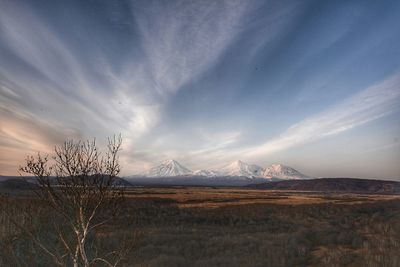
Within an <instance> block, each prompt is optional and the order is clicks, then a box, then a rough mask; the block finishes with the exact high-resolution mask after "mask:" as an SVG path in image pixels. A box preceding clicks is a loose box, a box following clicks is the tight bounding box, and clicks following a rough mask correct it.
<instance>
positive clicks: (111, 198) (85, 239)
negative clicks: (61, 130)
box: [16, 136, 130, 267]
mask: <svg viewBox="0 0 400 267" xmlns="http://www.w3.org/2000/svg"><path fill="white" fill-rule="evenodd" d="M121 144H122V139H121V136H118V137H116V136H114V137H113V138H110V139H108V146H107V151H106V152H105V153H101V152H100V151H99V150H98V148H97V145H96V142H95V140H93V141H73V140H71V141H66V142H64V144H63V145H60V146H56V147H55V150H54V152H55V154H54V156H53V157H51V158H50V159H49V156H42V155H41V154H38V155H37V156H29V157H28V158H27V160H26V164H25V166H23V167H21V168H20V170H21V171H22V172H25V173H28V174H31V175H33V176H35V177H36V179H37V182H38V185H39V187H38V188H39V189H38V190H36V191H35V193H36V195H37V197H38V198H39V200H40V201H41V202H42V203H43V204H44V205H46V206H48V207H50V209H51V210H52V211H54V212H55V215H57V216H58V217H59V218H61V222H62V223H59V221H60V220H58V221H57V220H54V221H53V223H52V224H53V225H52V226H53V227H52V228H53V230H54V232H55V237H56V239H57V243H58V244H60V245H59V246H58V248H57V249H55V248H54V247H53V248H51V247H50V246H49V245H48V244H46V242H44V241H43V240H40V239H39V238H38V237H37V236H36V235H34V234H33V233H32V232H31V231H29V230H27V229H26V228H25V227H22V226H21V230H22V231H24V232H25V233H27V234H28V235H30V236H31V238H32V240H33V242H34V243H35V244H36V245H37V246H38V247H40V249H41V250H42V251H43V252H44V253H46V254H47V255H48V256H50V257H51V258H52V260H53V262H54V263H55V264H56V265H58V266H70V265H73V266H85V267H88V266H94V265H96V266H97V265H99V264H100V265H106V266H117V265H119V264H120V262H121V260H122V259H123V257H124V256H125V255H126V253H127V252H128V247H130V246H123V247H120V248H119V249H115V250H113V251H110V252H108V253H105V254H104V255H102V256H100V255H98V250H97V249H96V246H95V241H96V229H99V228H100V227H101V226H105V225H106V224H107V223H109V222H110V221H111V220H112V219H113V218H114V217H115V215H116V214H117V213H118V211H119V210H120V209H121V207H122V204H123V200H124V190H123V187H122V186H121V185H120V184H119V182H118V181H119V178H118V177H117V175H118V174H119V172H120V169H121V167H120V164H119V161H118V152H119V151H120V149H121ZM16 225H17V226H18V225H19V224H18V222H16ZM47 243H48V242H47Z"/></svg>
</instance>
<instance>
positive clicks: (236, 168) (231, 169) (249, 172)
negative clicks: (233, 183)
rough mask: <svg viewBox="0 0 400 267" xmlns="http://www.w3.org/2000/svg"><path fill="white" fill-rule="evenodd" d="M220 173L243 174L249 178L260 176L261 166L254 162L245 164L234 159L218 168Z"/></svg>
mask: <svg viewBox="0 0 400 267" xmlns="http://www.w3.org/2000/svg"><path fill="white" fill-rule="evenodd" d="M219 173H221V175H225V176H244V177H249V178H254V177H261V176H262V168H261V167H260V166H257V165H254V164H247V163H244V162H243V161H240V160H236V161H234V162H232V163H230V164H229V165H227V166H225V167H223V168H222V169H220V170H219Z"/></svg>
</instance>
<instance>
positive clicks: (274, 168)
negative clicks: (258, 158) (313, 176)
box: [262, 164, 310, 179]
mask: <svg viewBox="0 0 400 267" xmlns="http://www.w3.org/2000/svg"><path fill="white" fill-rule="evenodd" d="M262 176H263V177H266V178H279V179H307V178H310V177H308V176H307V175H304V174H302V173H301V172H299V171H297V170H295V169H293V168H291V167H288V166H285V165H283V164H272V165H270V166H269V167H267V168H265V169H264V172H263V174H262Z"/></svg>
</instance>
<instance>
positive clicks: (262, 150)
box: [244, 74, 400, 158]
mask: <svg viewBox="0 0 400 267" xmlns="http://www.w3.org/2000/svg"><path fill="white" fill-rule="evenodd" d="M399 103H400V74H396V75H394V76H391V77H390V78H387V79H386V80H384V81H382V82H380V83H378V84H376V85H373V86H371V87H369V88H367V89H365V90H362V91H361V92H359V93H357V94H355V95H353V96H351V97H349V98H347V99H345V100H344V101H342V102H340V103H338V104H336V105H334V106H332V107H331V108H328V109H327V110H325V111H323V112H321V113H319V114H316V115H314V116H311V117H309V118H306V119H304V120H302V121H300V122H298V123H296V124H294V125H292V126H291V127H289V128H288V129H287V130H286V131H285V132H283V133H282V134H281V135H279V136H278V137H276V138H273V139H272V140H269V141H267V142H265V143H263V144H260V145H258V146H257V147H252V148H249V149H246V150H245V152H244V155H246V157H249V158H252V157H258V156H263V155H268V154H271V153H274V152H278V151H282V150H286V149H289V148H292V147H294V146H297V145H301V144H305V143H309V142H312V141H315V140H318V139H321V138H324V137H327V136H331V135H335V134H339V133H342V132H344V131H346V130H349V129H352V128H354V127H357V126H360V125H362V124H365V123H368V122H370V121H373V120H376V119H378V118H381V117H383V116H386V115H388V114H391V113H393V112H395V111H398V110H400V105H399Z"/></svg>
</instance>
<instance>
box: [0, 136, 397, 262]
mask: <svg viewBox="0 0 400 267" xmlns="http://www.w3.org/2000/svg"><path fill="white" fill-rule="evenodd" d="M120 144H121V141H120V139H118V138H114V139H111V140H110V143H109V146H108V150H107V151H108V152H106V153H105V154H104V155H102V154H101V153H100V152H98V150H97V148H96V149H94V148H95V147H96V144H95V143H94V142H85V143H82V142H72V141H71V142H66V143H65V144H64V145H63V146H61V147H57V148H56V151H55V152H56V153H55V155H56V156H55V157H56V159H54V160H53V161H52V165H49V164H50V161H49V160H47V158H46V157H42V156H37V157H33V158H32V157H29V158H28V160H27V162H26V166H24V167H23V168H22V170H24V171H26V172H28V173H32V174H34V175H35V176H36V177H37V178H38V183H39V184H38V187H34V188H33V189H34V191H35V192H36V194H35V195H33V194H32V193H31V191H24V190H19V191H18V192H16V191H15V190H14V191H12V192H9V193H10V194H8V195H4V196H3V198H2V201H1V214H0V227H1V228H0V266H56V265H59V266H74V265H75V266H328V267H329V266H332V267H333V266H371V267H372V266H376V267H378V266H387V267H395V266H400V224H399V221H400V196H398V195H378V194H355V193H329V192H300V191H283V190H282V191H279V190H258V189H250V188H247V189H246V188H226V187H225V188H217V187H159V188H154V187H153V188H151V187H149V188H147V187H141V188H135V187H128V188H125V189H124V188H123V187H121V186H120V185H118V181H119V179H118V178H117V174H118V172H119V169H120V166H119V164H118V157H117V152H118V151H119V149H120ZM65 155H74V156H72V157H69V156H68V157H64V156H65ZM78 155H79V156H78ZM57 165H58V167H57ZM51 166H52V168H51V169H50V167H51ZM54 166H55V167H54ZM67 166H68V167H67ZM71 166H75V167H74V168H72V167H71ZM87 166H88V167H87ZM83 178H84V179H83ZM54 179H56V180H57V182H55V180H54ZM82 179H83V180H85V182H83V181H82ZM93 214H94V215H93ZM92 215H93V216H92Z"/></svg>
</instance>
